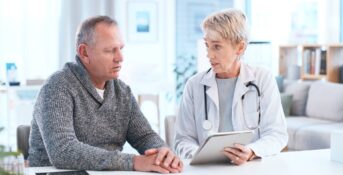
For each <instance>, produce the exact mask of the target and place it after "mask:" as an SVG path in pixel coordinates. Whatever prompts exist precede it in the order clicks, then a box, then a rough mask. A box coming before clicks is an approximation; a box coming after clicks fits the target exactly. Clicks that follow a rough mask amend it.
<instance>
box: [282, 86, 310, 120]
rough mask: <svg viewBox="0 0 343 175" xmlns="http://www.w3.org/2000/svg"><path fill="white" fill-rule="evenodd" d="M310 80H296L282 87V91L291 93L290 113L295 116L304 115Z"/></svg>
mask: <svg viewBox="0 0 343 175" xmlns="http://www.w3.org/2000/svg"><path fill="white" fill-rule="evenodd" d="M310 85H311V82H304V81H300V82H298V81H296V82H293V83H290V84H289V85H288V86H286V87H285V88H284V90H285V91H284V92H285V93H287V94H292V95H293V100H292V106H291V114H290V115H292V116H293V115H296V116H304V115H305V109H306V102H307V96H308V90H309V89H310Z"/></svg>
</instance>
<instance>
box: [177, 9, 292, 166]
mask: <svg viewBox="0 0 343 175" xmlns="http://www.w3.org/2000/svg"><path fill="white" fill-rule="evenodd" d="M202 29H203V32H204V42H205V44H206V47H207V52H208V54H207V57H208V58H209V61H210V63H211V68H210V69H209V70H207V71H204V72H200V73H198V74H196V75H194V76H193V77H192V78H190V79H189V81H188V82H187V84H186V87H185V89H184V93H183V97H182V100H181V104H180V111H179V114H178V118H177V120H176V136H175V145H174V146H175V150H176V152H177V153H178V154H179V155H180V156H181V157H182V158H191V157H192V156H193V155H194V153H195V151H196V150H197V149H198V147H199V145H202V144H203V143H204V141H205V139H206V138H207V137H208V136H209V135H210V134H212V133H215V132H227V131H241V130H254V131H255V132H254V138H253V140H252V142H251V143H250V144H248V145H240V144H235V146H234V147H231V148H225V149H224V148H223V154H225V155H226V156H227V157H228V159H230V160H231V162H232V163H234V164H236V165H240V164H243V163H245V162H247V161H249V160H252V159H254V158H255V157H264V156H269V155H273V154H277V153H279V152H280V151H281V150H282V148H284V147H285V146H286V144H287V141H288V135H287V131H286V122H285V117H284V113H283V110H282V106H281V101H280V94H279V92H278V88H277V85H276V82H275V79H274V77H273V75H272V74H271V73H270V72H268V71H267V70H266V69H263V68H258V67H251V66H249V65H246V64H244V63H243V62H242V61H241V57H242V55H243V54H244V51H245V49H246V47H247V44H248V31H247V26H246V18H245V15H244V14H243V13H242V12H241V11H240V10H236V9H228V10H225V11H221V12H217V13H214V14H212V15H210V16H208V17H206V18H205V20H204V21H203V24H202Z"/></svg>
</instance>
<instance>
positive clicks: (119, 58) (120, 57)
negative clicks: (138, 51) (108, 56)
mask: <svg viewBox="0 0 343 175" xmlns="http://www.w3.org/2000/svg"><path fill="white" fill-rule="evenodd" d="M123 59H124V58H123V52H122V51H121V50H120V49H118V52H116V54H114V61H117V62H122V61H123Z"/></svg>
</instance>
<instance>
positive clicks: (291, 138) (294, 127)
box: [286, 116, 333, 150]
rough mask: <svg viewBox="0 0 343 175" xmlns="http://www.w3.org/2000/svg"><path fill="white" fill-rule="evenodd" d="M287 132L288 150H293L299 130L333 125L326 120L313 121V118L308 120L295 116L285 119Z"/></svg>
mask: <svg viewBox="0 0 343 175" xmlns="http://www.w3.org/2000/svg"><path fill="white" fill-rule="evenodd" d="M286 121H287V132H288V145H287V146H288V149H290V150H292V149H295V148H296V147H295V145H296V142H297V140H296V138H295V135H296V133H297V131H298V130H300V129H301V128H302V127H306V126H315V125H318V124H329V123H333V122H332V121H327V120H321V119H315V118H308V117H305V116H296V117H292V116H290V117H287V118H286Z"/></svg>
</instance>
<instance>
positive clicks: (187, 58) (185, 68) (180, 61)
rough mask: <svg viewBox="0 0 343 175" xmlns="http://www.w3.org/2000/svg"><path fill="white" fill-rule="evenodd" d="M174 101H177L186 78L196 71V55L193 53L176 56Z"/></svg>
mask: <svg viewBox="0 0 343 175" xmlns="http://www.w3.org/2000/svg"><path fill="white" fill-rule="evenodd" d="M174 72H175V76H176V101H177V102H179V101H180V98H181V96H182V93H183V89H184V87H185V85H186V82H187V80H188V79H189V78H190V77H191V76H193V75H194V74H196V73H197V67H196V57H195V56H194V55H186V54H183V55H180V56H178V57H177V58H176V63H175V68H174Z"/></svg>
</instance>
